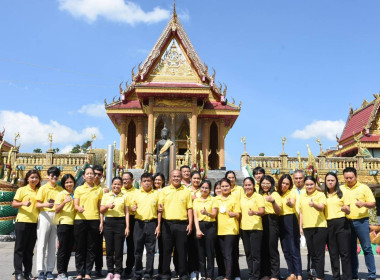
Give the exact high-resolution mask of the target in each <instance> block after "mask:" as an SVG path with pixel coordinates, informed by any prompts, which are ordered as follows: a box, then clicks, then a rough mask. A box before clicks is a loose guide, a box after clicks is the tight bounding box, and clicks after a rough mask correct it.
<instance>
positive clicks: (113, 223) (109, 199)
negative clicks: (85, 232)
mask: <svg viewBox="0 0 380 280" xmlns="http://www.w3.org/2000/svg"><path fill="white" fill-rule="evenodd" d="M122 185H123V180H122V179H121V178H120V177H115V178H113V179H112V192H109V193H106V194H105V195H104V196H103V198H102V201H101V203H100V213H102V214H103V215H104V216H105V222H104V238H105V240H106V260H107V269H108V274H107V277H106V280H112V279H114V280H120V277H121V273H122V272H123V248H124V240H125V237H126V236H128V235H129V209H128V208H129V205H128V204H127V196H125V195H123V193H122V192H121V186H122Z"/></svg>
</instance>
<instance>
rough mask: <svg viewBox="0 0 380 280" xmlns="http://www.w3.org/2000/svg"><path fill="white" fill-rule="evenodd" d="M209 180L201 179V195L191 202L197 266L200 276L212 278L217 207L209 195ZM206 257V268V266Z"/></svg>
mask: <svg viewBox="0 0 380 280" xmlns="http://www.w3.org/2000/svg"><path fill="white" fill-rule="evenodd" d="M210 193H211V182H210V181H209V180H203V181H202V183H201V187H200V194H201V196H200V197H198V198H196V199H195V200H194V202H193V213H194V223H195V229H196V236H197V239H196V244H197V249H198V260H199V262H198V267H199V272H200V274H201V276H200V277H202V278H205V279H206V278H211V279H214V256H215V251H214V243H215V240H216V223H215V217H216V214H217V212H218V208H216V207H215V201H214V198H212V197H211V196H210ZM206 258H207V268H206Z"/></svg>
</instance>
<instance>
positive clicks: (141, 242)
mask: <svg viewBox="0 0 380 280" xmlns="http://www.w3.org/2000/svg"><path fill="white" fill-rule="evenodd" d="M156 227H157V220H152V221H140V220H136V222H135V229H134V233H133V234H134V239H135V240H134V241H135V277H136V278H137V279H141V278H152V276H153V264H154V254H155V248H156V235H155V234H154V232H155V231H156ZM144 247H145V250H146V265H145V271H144V269H143V260H142V259H143V253H144Z"/></svg>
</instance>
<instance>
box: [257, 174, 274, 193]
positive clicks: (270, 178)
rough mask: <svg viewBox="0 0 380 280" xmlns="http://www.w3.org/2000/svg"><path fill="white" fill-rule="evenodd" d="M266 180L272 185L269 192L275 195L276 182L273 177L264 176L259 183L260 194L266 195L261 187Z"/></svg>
mask: <svg viewBox="0 0 380 280" xmlns="http://www.w3.org/2000/svg"><path fill="white" fill-rule="evenodd" d="M264 180H267V181H269V183H270V189H269V192H270V193H273V192H274V191H275V190H276V189H275V187H276V182H275V181H274V179H273V177H272V176H269V175H264V176H263V177H262V178H261V179H260V183H259V186H260V187H259V193H260V194H261V195H262V194H264V190H263V188H262V187H261V184H262V182H263V181H264Z"/></svg>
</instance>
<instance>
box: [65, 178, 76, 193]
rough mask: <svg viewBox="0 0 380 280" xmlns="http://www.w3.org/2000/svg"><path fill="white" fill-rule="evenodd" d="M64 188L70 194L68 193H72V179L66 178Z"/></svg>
mask: <svg viewBox="0 0 380 280" xmlns="http://www.w3.org/2000/svg"><path fill="white" fill-rule="evenodd" d="M64 187H65V189H66V190H67V191H68V192H70V193H71V192H73V188H74V181H73V179H71V178H67V180H66V182H65V185H64Z"/></svg>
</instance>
